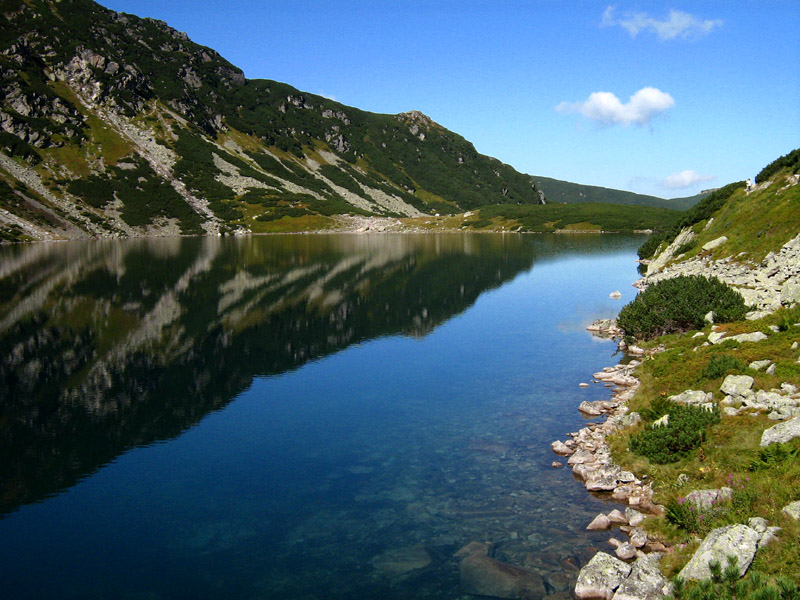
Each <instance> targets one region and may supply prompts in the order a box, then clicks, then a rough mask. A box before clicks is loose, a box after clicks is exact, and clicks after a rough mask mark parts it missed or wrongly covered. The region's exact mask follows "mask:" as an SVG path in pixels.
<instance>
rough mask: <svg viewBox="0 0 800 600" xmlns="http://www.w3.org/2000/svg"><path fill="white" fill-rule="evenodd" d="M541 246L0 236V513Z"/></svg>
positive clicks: (420, 322)
mask: <svg viewBox="0 0 800 600" xmlns="http://www.w3.org/2000/svg"><path fill="white" fill-rule="evenodd" d="M547 246H548V245H547V244H542V243H541V240H538V243H537V244H536V248H535V249H534V246H533V244H532V242H531V239H530V238H525V237H519V236H493V235H439V236H411V235H397V236H387V235H383V236H348V235H333V236H316V235H315V236H279V237H250V238H244V239H220V238H213V237H206V238H175V239H145V240H133V241H124V242H120V241H108V242H93V243H68V244H49V245H42V244H39V245H33V246H24V247H14V248H5V249H2V254H0V258H1V260H0V361H2V362H0V398H2V403H1V404H0V456H2V457H3V460H2V461H0V481H1V482H2V496H1V497H2V500H0V514H5V513H8V512H10V511H13V510H15V509H16V508H18V507H19V506H21V505H23V504H27V503H31V502H36V501H38V500H41V499H43V498H45V497H48V496H50V495H52V494H54V493H57V492H58V491H60V490H62V489H65V488H66V487H69V486H71V485H73V484H74V483H75V482H77V481H78V480H80V479H81V478H82V477H85V476H86V475H87V474H90V473H92V472H94V471H96V470H97V469H98V468H99V467H101V466H102V465H104V464H106V463H108V462H109V461H111V460H113V459H114V458H115V457H116V456H118V455H119V454H121V453H122V452H124V451H125V450H127V449H129V448H131V447H134V446H139V445H144V444H150V443H153V442H155V441H159V440H164V439H168V438H172V437H174V436H177V435H178V434H180V433H181V432H182V431H185V430H186V429H187V428H189V427H191V426H193V425H194V424H196V423H198V422H199V421H200V420H201V419H202V418H203V417H204V416H205V415H206V414H208V413H209V412H210V411H214V410H217V409H219V408H221V407H223V406H225V405H226V404H227V403H229V402H230V401H231V400H232V399H233V398H234V397H235V396H236V395H237V394H239V393H240V392H241V391H242V390H244V389H246V388H247V387H248V386H249V385H250V384H251V382H252V380H253V378H254V377H256V376H272V375H277V374H280V373H283V372H285V371H287V370H291V369H295V368H298V367H299V366H301V365H303V364H304V363H306V362H307V361H310V360H314V359H317V358H320V357H323V356H326V355H329V354H331V353H334V352H337V351H339V350H342V349H344V348H346V347H347V346H349V345H351V344H355V343H359V342H363V341H365V340H369V339H372V338H375V337H378V336H386V335H395V334H403V335H408V336H424V335H426V333H428V332H429V331H431V330H432V329H433V328H434V327H436V326H437V325H439V324H440V323H442V322H444V321H446V320H447V319H449V318H451V317H452V316H454V315H456V314H458V313H460V312H462V311H464V310H465V309H466V308H468V307H469V306H470V305H471V304H472V303H473V302H474V301H475V300H476V298H478V296H479V295H480V294H481V293H482V292H483V291H485V290H487V289H490V288H493V287H496V286H498V285H500V284H502V283H503V282H505V281H508V280H509V279H511V278H513V277H514V276H515V275H517V274H518V273H520V272H521V271H524V270H527V269H529V268H530V267H531V266H532V264H533V261H534V258H535V257H537V259H538V258H543V257H546V256H547V255H548V250H547ZM559 251H563V244H562V245H561V246H560V247H559Z"/></svg>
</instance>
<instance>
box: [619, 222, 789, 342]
mask: <svg viewBox="0 0 800 600" xmlns="http://www.w3.org/2000/svg"><path fill="white" fill-rule="evenodd" d="M692 238H693V234H692V233H691V230H690V229H688V228H687V229H685V230H684V231H682V232H681V233H680V234H679V235H678V237H677V238H676V239H675V241H673V242H672V244H670V246H669V248H667V250H665V251H664V252H662V253H661V254H659V255H658V256H657V257H656V258H655V259H653V260H652V261H651V262H650V264H649V265H648V269H647V274H646V275H645V277H644V278H643V279H641V280H639V281H638V282H636V284H635V285H636V287H639V288H643V287H647V286H648V285H650V284H652V283H655V282H657V281H661V280H662V279H669V278H671V277H677V276H678V275H705V276H707V277H716V278H718V279H719V280H721V281H723V282H725V283H727V284H728V285H730V286H732V287H734V288H736V289H737V290H738V291H739V292H740V293H741V294H742V296H743V297H744V300H745V303H746V304H748V305H749V306H752V307H753V309H754V311H753V312H752V314H749V315H748V318H761V317H762V316H764V315H766V314H769V313H771V312H774V311H775V310H777V309H778V308H780V307H781V306H790V305H792V304H794V303H796V302H799V301H800V234H798V235H797V236H795V237H794V238H792V239H791V240H789V241H788V242H786V243H785V244H784V245H783V246H782V247H781V249H780V250H779V251H778V252H770V253H769V254H768V255H767V256H766V257H765V258H764V260H763V261H761V262H760V263H758V264H753V263H744V262H737V261H735V260H734V259H733V258H731V257H728V258H723V259H720V260H711V259H710V258H709V257H708V256H700V257H695V258H692V259H690V260H685V261H681V262H677V263H675V264H672V265H670V266H669V267H666V268H664V267H665V265H666V263H667V262H669V261H670V260H672V258H673V253H674V250H675V249H677V248H678V247H679V246H680V245H682V244H684V243H686V242H688V241H690V240H691V239H692ZM734 337H738V336H734ZM709 341H711V340H709ZM747 341H753V340H750V339H748V340H747ZM712 343H713V342H712Z"/></svg>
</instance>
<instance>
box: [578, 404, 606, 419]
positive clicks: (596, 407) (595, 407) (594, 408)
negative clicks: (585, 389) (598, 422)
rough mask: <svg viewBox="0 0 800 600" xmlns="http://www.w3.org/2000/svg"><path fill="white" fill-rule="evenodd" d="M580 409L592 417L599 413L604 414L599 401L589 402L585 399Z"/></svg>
mask: <svg viewBox="0 0 800 600" xmlns="http://www.w3.org/2000/svg"><path fill="white" fill-rule="evenodd" d="M578 410H579V411H581V412H582V413H583V414H585V415H589V416H592V417H596V416H598V415H601V414H603V410H602V407H601V405H600V404H598V403H597V402H588V401H586V400H584V401H583V402H581V403H580V404H579V405H578Z"/></svg>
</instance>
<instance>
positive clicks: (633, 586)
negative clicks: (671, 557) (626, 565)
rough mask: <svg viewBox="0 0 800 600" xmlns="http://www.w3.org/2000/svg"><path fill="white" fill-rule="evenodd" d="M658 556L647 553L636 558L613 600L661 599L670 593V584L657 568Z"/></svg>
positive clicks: (659, 556)
mask: <svg viewBox="0 0 800 600" xmlns="http://www.w3.org/2000/svg"><path fill="white" fill-rule="evenodd" d="M660 558H661V555H660V554H648V555H647V556H643V557H642V558H639V559H637V560H636V562H634V563H633V566H632V567H631V572H630V574H629V575H628V577H626V578H625V580H624V581H623V582H622V583H621V584H620V586H619V587H618V588H617V591H616V593H615V594H614V597H613V600H661V598H663V597H664V596H668V595H670V594H671V593H672V584H671V583H670V582H669V580H667V578H666V577H664V576H663V575H662V574H661V570H660V569H659V568H658V562H659V560H660Z"/></svg>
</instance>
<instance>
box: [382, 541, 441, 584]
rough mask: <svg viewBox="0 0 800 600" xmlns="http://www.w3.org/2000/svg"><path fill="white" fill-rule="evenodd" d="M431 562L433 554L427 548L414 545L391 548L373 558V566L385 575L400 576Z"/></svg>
mask: <svg viewBox="0 0 800 600" xmlns="http://www.w3.org/2000/svg"><path fill="white" fill-rule="evenodd" d="M429 564H431V556H430V554H428V551H427V550H425V548H422V547H419V546H412V547H409V548H397V549H394V550H389V551H387V552H384V553H383V554H380V555H378V556H376V557H375V558H373V559H372V566H373V567H375V570H376V571H378V572H379V573H380V574H381V575H384V576H385V577H398V576H400V575H405V574H406V573H410V572H411V571H416V570H417V569H423V568H425V567H427V566H428V565H429Z"/></svg>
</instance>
